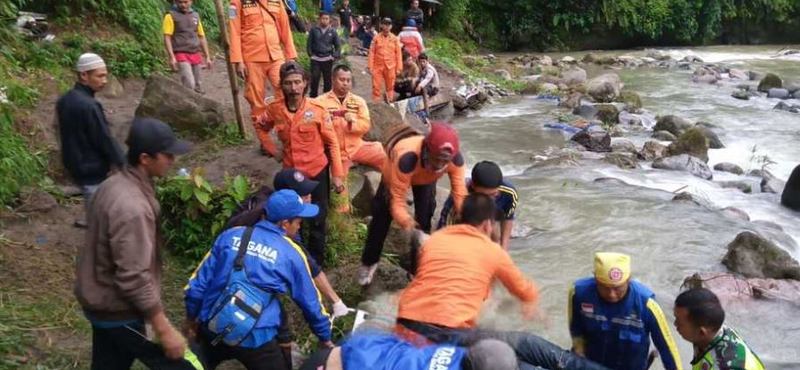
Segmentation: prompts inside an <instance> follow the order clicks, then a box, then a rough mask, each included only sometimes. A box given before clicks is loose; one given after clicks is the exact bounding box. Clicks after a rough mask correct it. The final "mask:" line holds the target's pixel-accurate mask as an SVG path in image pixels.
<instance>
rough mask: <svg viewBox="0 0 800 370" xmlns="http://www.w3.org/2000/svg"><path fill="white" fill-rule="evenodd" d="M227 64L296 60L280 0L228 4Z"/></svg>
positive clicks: (236, 0)
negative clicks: (228, 37)
mask: <svg viewBox="0 0 800 370" xmlns="http://www.w3.org/2000/svg"><path fill="white" fill-rule="evenodd" d="M228 13H229V14H228V17H229V18H230V30H231V39H230V44H231V45H230V47H231V62H232V63H241V62H272V61H279V60H284V59H297V51H295V49H294V41H293V40H292V32H291V29H290V28H289V15H288V14H286V9H284V7H283V3H282V2H281V0H231V5H230V8H229V9H228Z"/></svg>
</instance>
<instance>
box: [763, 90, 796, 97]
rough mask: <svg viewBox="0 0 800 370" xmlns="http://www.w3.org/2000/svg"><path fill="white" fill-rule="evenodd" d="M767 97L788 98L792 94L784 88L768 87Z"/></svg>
mask: <svg viewBox="0 0 800 370" xmlns="http://www.w3.org/2000/svg"><path fill="white" fill-rule="evenodd" d="M767 97H768V98H773V99H789V98H791V97H792V95H791V94H789V90H786V89H769V93H767Z"/></svg>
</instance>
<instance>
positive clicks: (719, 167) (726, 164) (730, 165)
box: [714, 162, 744, 175]
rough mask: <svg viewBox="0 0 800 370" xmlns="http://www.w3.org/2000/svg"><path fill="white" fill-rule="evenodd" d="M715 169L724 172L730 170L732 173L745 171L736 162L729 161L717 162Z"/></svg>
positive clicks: (737, 173) (738, 173)
mask: <svg viewBox="0 0 800 370" xmlns="http://www.w3.org/2000/svg"><path fill="white" fill-rule="evenodd" d="M714 170H715V171H722V172H730V173H733V174H736V175H741V174H743V173H744V171H743V170H742V168H741V167H739V166H738V165H736V164H733V163H729V162H723V163H717V164H715V165H714Z"/></svg>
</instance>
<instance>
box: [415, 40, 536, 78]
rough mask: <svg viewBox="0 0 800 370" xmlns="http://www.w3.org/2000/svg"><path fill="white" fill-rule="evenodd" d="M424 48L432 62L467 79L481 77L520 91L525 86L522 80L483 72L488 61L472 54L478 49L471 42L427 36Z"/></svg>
mask: <svg viewBox="0 0 800 370" xmlns="http://www.w3.org/2000/svg"><path fill="white" fill-rule="evenodd" d="M425 48H426V51H425V52H426V53H427V54H428V55H429V56H430V57H431V59H432V60H433V61H434V62H438V63H441V64H443V65H444V66H445V67H447V68H448V69H451V70H455V71H458V72H459V73H462V74H464V75H466V76H467V80H468V81H476V80H479V79H483V80H486V81H488V82H491V83H493V84H495V85H497V86H499V87H502V88H504V89H508V90H513V91H521V90H522V89H524V88H525V86H526V85H525V83H524V82H521V81H515V80H511V81H506V80H503V79H501V78H499V77H497V76H495V75H494V74H490V73H486V72H484V71H483V69H482V68H485V67H488V66H489V63H488V62H487V61H486V60H485V59H483V58H481V57H475V56H474V55H475V54H477V52H478V50H477V47H476V46H475V45H474V44H472V43H469V42H458V41H455V40H452V39H449V38H445V37H428V38H426V39H425Z"/></svg>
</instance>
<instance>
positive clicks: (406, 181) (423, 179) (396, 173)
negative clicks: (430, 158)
mask: <svg viewBox="0 0 800 370" xmlns="http://www.w3.org/2000/svg"><path fill="white" fill-rule="evenodd" d="M424 139H425V138H424V137H423V136H412V137H409V138H406V139H403V140H400V141H398V142H397V144H395V146H394V147H393V148H392V150H391V152H390V153H387V154H388V157H387V158H386V162H384V164H383V182H384V183H385V184H386V186H387V187H388V189H389V198H390V200H389V201H390V209H391V213H392V219H394V221H395V222H397V224H398V225H400V227H402V228H409V227H411V226H413V225H414V218H412V217H411V215H410V214H409V213H408V209H407V208H406V193H408V190H409V189H411V186H416V185H428V184H433V183H435V182H436V181H439V179H440V178H441V177H442V176H443V175H444V174H445V173H447V176H448V177H449V178H450V189H451V190H450V193H451V195H452V196H453V201H454V202H455V205H456V209H457V210H460V209H461V203H463V202H464V198H466V196H467V185H466V180H465V178H464V157H462V156H461V153H457V154H456V155H455V156H454V157H453V160H452V161H451V162H450V163H448V164H447V168H446V169H445V170H444V171H442V172H438V173H437V172H432V171H430V170H428V169H427V168H425V166H424V165H423V163H422V146H423V141H424Z"/></svg>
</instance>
